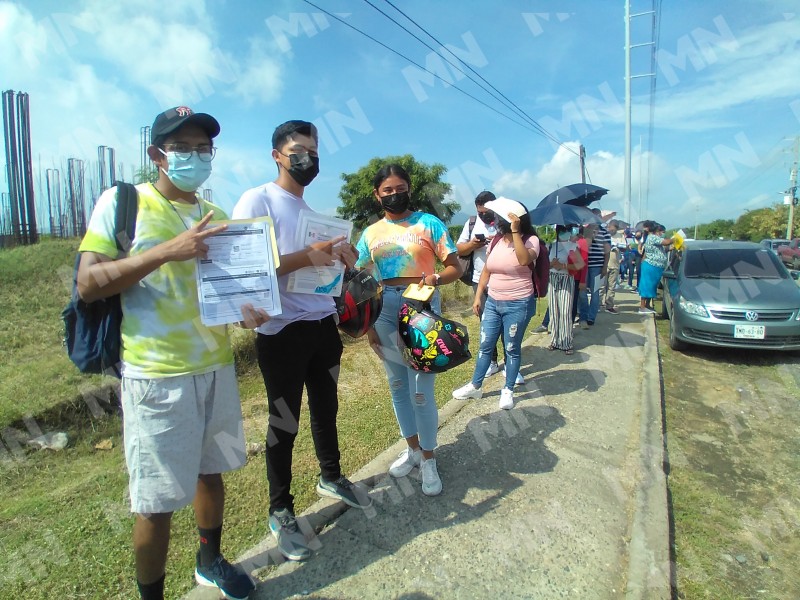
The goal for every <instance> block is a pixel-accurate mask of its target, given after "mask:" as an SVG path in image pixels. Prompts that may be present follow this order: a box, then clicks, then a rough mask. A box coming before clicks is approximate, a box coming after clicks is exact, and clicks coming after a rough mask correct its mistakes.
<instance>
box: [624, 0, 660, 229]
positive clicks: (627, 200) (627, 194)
mask: <svg viewBox="0 0 800 600" xmlns="http://www.w3.org/2000/svg"><path fill="white" fill-rule="evenodd" d="M651 7H652V8H651V10H648V11H643V12H638V13H631V0H625V167H624V181H623V188H624V189H623V197H622V210H623V214H624V220H625V221H628V222H631V220H632V219H631V80H633V79H637V78H640V77H653V78H655V76H656V70H655V44H656V40H655V37H653V39H652V40H651V41H649V42H643V43H641V44H631V20H632V19H635V18H636V17H644V16H648V15H649V16H650V18H651V19H652V23H653V32H655V25H656V23H655V19H656V2H655V0H651ZM653 35H654V36H655V33H653ZM648 46H649V47H650V49H651V65H650V67H651V69H652V72H651V73H642V74H639V75H633V74H631V50H634V49H636V48H641V47H648ZM651 119H652V114H651ZM640 211H641V209H640ZM641 217H642V215H641V214H640V215H639V218H640V219H641Z"/></svg>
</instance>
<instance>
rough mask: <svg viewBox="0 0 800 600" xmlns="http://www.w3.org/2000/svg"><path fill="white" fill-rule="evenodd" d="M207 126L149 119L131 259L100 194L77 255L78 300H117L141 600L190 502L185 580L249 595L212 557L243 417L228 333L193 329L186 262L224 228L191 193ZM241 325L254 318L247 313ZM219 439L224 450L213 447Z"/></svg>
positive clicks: (209, 145) (233, 572)
mask: <svg viewBox="0 0 800 600" xmlns="http://www.w3.org/2000/svg"><path fill="white" fill-rule="evenodd" d="M219 131H220V128H219V123H217V120H216V119H214V118H213V117H212V116H211V115H207V114H204V113H195V112H194V111H192V110H191V109H190V108H188V107H186V106H180V107H176V108H171V109H169V110H167V111H165V112H163V113H161V114H159V115H158V116H157V117H156V119H155V121H154V122H153V126H152V128H151V137H152V145H151V146H149V147H148V149H147V154H148V156H149V157H150V160H151V161H152V162H153V164H154V165H155V166H156V167H157V168H158V174H159V176H158V181H157V182H156V183H155V184H149V183H144V184H139V185H137V186H136V191H137V196H138V212H137V218H136V230H135V235H134V237H133V240H131V243H130V248H129V251H128V252H127V253H125V254H121V253H119V251H118V250H117V245H116V240H115V210H116V204H117V195H116V188H111V189H109V190H107V191H105V192H104V193H103V194H102V195H101V196H100V198H99V199H98V202H97V205H96V206H95V209H94V211H93V213H92V217H91V221H90V223H89V227H88V230H87V232H86V236H85V237H84V238H83V241H82V242H81V246H80V252H81V253H82V254H81V262H80V267H79V270H78V291H79V293H80V296H81V298H82V299H83V300H84V301H87V302H92V301H95V300H99V299H102V298H107V297H109V296H112V295H114V294H118V293H119V294H121V300H122V313H123V317H122V326H121V336H122V384H121V395H122V409H123V420H124V444H125V459H126V463H127V466H128V474H129V478H130V482H129V488H130V497H131V511H132V512H133V513H135V514H136V520H135V523H134V528H133V547H134V554H135V562H136V578H137V583H138V586H139V591H140V594H141V597H142V598H143V599H145V600H149V599H161V598H163V597H164V579H165V571H166V561H167V550H168V547H169V538H170V524H171V519H172V513H173V512H174V511H176V510H178V509H180V508H182V507H184V506H186V505H188V504H193V506H194V513H195V520H196V522H197V527H198V530H199V534H200V536H199V537H200V548H199V550H198V552H197V557H196V560H197V565H196V570H195V579H196V580H197V582H198V583H200V584H201V585H206V586H214V587H217V588H219V589H220V590H221V591H222V592H223V593H224V594H225V596H226V597H227V598H246V597H247V596H248V594H249V593H250V591H251V590H253V588H254V585H253V583H252V581H251V580H250V578H249V577H248V576H247V575H246V574H245V573H243V572H241V571H239V570H238V569H236V568H234V567H233V566H231V565H230V563H228V562H227V561H226V560H225V558H223V556H222V554H221V553H220V538H221V535H222V518H223V509H224V500H225V490H224V486H223V482H222V475H221V473H223V472H226V471H230V470H233V469H236V468H238V467H240V466H242V465H243V464H244V463H245V458H246V454H245V447H244V435H243V431H242V411H241V405H240V402H239V393H238V388H237V383H236V374H235V372H234V368H233V355H232V352H231V347H230V343H229V339H228V333H227V329H226V328H225V327H224V326H221V327H206V326H205V325H203V324H202V323H201V321H200V313H199V306H198V300H197V285H196V283H195V260H194V259H195V258H197V257H204V256H205V255H206V252H207V250H208V246H207V245H206V243H205V240H206V239H207V238H208V237H209V236H211V235H214V234H216V233H219V232H221V231H223V230H224V229H225V226H224V225H219V226H213V223H212V222H213V221H215V220H219V219H225V218H226V216H225V214H224V212H223V211H222V210H221V209H220V208H219V207H217V206H214V205H213V204H211V203H210V202H206V201H205V200H203V199H202V198H201V197H200V196H199V195H198V194H197V189H198V188H199V187H200V186H201V185H202V184H203V183H204V182H205V181H206V179H207V178H208V176H209V175H210V173H211V161H212V159H213V158H214V155H215V148H214V146H213V139H214V138H215V137H216V136H217V135H218V134H219ZM243 312H245V313H247V314H246V315H244V316H245V321H246V324H247V325H248V326H255V325H258V324H261V323H263V322H264V321H265V320H266V319H267V316H266V314H265V313H263V311H258V312H256V311H253V310H252V309H251V308H248V309H245V310H244V311H243ZM218 440H225V442H224V443H218Z"/></svg>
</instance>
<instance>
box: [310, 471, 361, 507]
mask: <svg viewBox="0 0 800 600" xmlns="http://www.w3.org/2000/svg"><path fill="white" fill-rule="evenodd" d="M317 493H318V494H319V495H320V496H327V497H328V498H336V499H337V500H341V501H342V502H344V503H345V504H348V505H350V506H352V507H354V508H369V507H370V506H372V498H370V497H369V495H368V494H367V492H366V490H363V489H361V488H358V487H356V486H355V485H354V484H353V483H352V482H351V481H350V480H349V479H347V477H345V476H344V475H342V476H341V477H339V479H337V480H336V481H325V480H324V479H322V478H321V477H320V480H319V483H317Z"/></svg>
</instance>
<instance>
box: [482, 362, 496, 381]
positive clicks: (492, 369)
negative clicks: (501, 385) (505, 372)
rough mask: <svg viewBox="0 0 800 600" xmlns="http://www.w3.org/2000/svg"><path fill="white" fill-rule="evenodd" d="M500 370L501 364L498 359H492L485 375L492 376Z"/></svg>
mask: <svg viewBox="0 0 800 600" xmlns="http://www.w3.org/2000/svg"><path fill="white" fill-rule="evenodd" d="M499 371H500V366H499V365H498V364H497V361H494V360H493V361H492V362H490V363H489V368H488V369H486V375H484V377H491V376H492V375H494V374H495V373H498V372H499Z"/></svg>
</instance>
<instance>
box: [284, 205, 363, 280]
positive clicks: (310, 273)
mask: <svg viewBox="0 0 800 600" xmlns="http://www.w3.org/2000/svg"><path fill="white" fill-rule="evenodd" d="M352 232H353V224H352V223H351V222H350V221H345V220H344V219H338V218H336V217H329V216H326V215H321V214H319V213H315V212H314V211H313V210H305V209H304V210H301V211H300V218H299V220H298V227H297V242H298V244H300V246H302V247H303V248H305V247H306V246H310V245H311V244H315V243H317V242H327V241H328V240H331V239H333V238H336V237H340V236H344V241H345V242H347V241H349V240H350V234H351V233H352ZM344 271H345V265H344V264H343V263H342V262H340V261H338V260H335V261H334V264H333V266H330V267H326V266H324V265H323V266H318V267H316V266H313V267H303V268H302V269H298V270H297V271H294V272H293V273H291V274H290V275H289V280H288V281H287V284H286V289H287V291H289V292H295V293H298V294H319V295H324V296H338V295H339V294H341V293H342V283H343V282H344Z"/></svg>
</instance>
